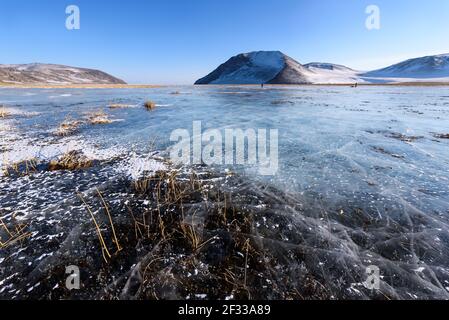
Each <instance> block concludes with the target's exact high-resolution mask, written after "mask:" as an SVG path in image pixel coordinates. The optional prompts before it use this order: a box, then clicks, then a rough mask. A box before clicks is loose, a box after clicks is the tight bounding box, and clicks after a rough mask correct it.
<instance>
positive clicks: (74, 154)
mask: <svg viewBox="0 0 449 320" xmlns="http://www.w3.org/2000/svg"><path fill="white" fill-rule="evenodd" d="M93 164H94V161H92V160H89V159H87V158H86V157H85V156H84V155H83V154H82V153H81V152H79V151H70V152H68V153H66V154H64V155H63V156H61V157H60V158H58V159H57V160H52V161H51V162H50V164H49V165H48V170H50V171H57V170H80V169H87V168H90V167H92V166H93Z"/></svg>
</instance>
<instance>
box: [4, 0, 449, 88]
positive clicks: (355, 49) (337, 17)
mask: <svg viewBox="0 0 449 320" xmlns="http://www.w3.org/2000/svg"><path fill="white" fill-rule="evenodd" d="M71 4H75V5H78V6H79V8H80V10H81V29H80V30H75V31H68V30H67V29H66V28H65V20H66V17H67V15H66V13H65V8H66V7H67V6H68V5H71ZM370 4H374V5H377V6H379V8H380V10H381V11H380V12H381V29H380V30H371V31H369V30H367V29H366V28H365V20H366V18H367V15H366V14H365V9H366V7H367V6H368V5H370ZM448 35H449V1H448V0H426V1H424V0H369V1H365V0H159V1H156V0H127V1H119V0H68V1H66V0H0V41H1V50H0V63H29V62H45V63H58V64H67V65H74V66H82V67H91V68H97V69H101V70H104V71H106V72H109V73H111V74H113V75H115V76H118V77H121V78H123V79H124V80H126V81H127V82H129V83H159V84H191V83H193V82H194V81H195V80H196V79H198V78H200V77H202V76H204V75H206V74H207V73H209V72H210V71H212V70H213V69H214V68H215V67H217V66H218V65H219V64H220V63H223V62H224V61H226V60H227V59H228V58H230V57H231V56H233V55H235V54H238V53H241V52H248V51H254V50H281V51H283V52H284V53H286V54H288V55H290V56H291V57H293V58H295V59H296V60H298V61H299V62H301V63H307V62H312V61H320V62H334V63H340V64H345V65H348V66H350V67H352V68H356V69H361V70H369V69H374V68H378V67H384V66H386V65H389V64H392V63H396V62H399V61H401V60H404V59H406V58H412V57H417V56H422V55H427V54H438V53H449V38H448Z"/></svg>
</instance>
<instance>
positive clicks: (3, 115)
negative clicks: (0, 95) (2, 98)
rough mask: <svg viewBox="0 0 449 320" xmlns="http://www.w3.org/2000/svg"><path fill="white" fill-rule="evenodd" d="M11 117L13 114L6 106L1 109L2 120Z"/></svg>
mask: <svg viewBox="0 0 449 320" xmlns="http://www.w3.org/2000/svg"><path fill="white" fill-rule="evenodd" d="M10 115H11V112H9V111H8V109H7V108H6V107H5V106H3V105H2V106H1V107H0V118H2V119H4V118H7V117H9V116H10Z"/></svg>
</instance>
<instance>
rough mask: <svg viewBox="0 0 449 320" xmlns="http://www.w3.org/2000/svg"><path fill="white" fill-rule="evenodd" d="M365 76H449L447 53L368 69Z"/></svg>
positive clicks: (426, 77)
mask: <svg viewBox="0 0 449 320" xmlns="http://www.w3.org/2000/svg"><path fill="white" fill-rule="evenodd" d="M364 76H367V77H383V78H420V79H429V78H446V77H449V54H441V55H436V56H426V57H421V58H415V59H409V60H406V61H404V62H401V63H398V64H394V65H392V66H389V67H387V68H383V69H379V70H374V71H370V72H367V73H365V74H364Z"/></svg>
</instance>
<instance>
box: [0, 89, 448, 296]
mask: <svg viewBox="0 0 449 320" xmlns="http://www.w3.org/2000/svg"><path fill="white" fill-rule="evenodd" d="M174 91H179V92H182V94H179V95H173V94H171V93H172V92H174ZM51 97H52V98H51ZM148 99H151V100H152V101H155V102H156V103H157V104H158V105H164V107H161V108H157V109H156V110H154V111H153V112H147V111H146V110H144V108H143V107H142V108H126V109H115V110H110V109H108V108H107V106H108V105H109V104H111V103H122V104H129V105H141V104H142V102H143V101H146V100H148ZM0 104H6V105H8V106H9V107H11V108H13V109H14V110H19V111H20V112H17V113H16V114H15V115H14V116H13V117H12V118H10V119H0V124H1V125H2V126H1V128H3V129H2V130H1V131H0V135H1V139H0V144H1V145H0V147H1V154H0V161H6V160H5V159H10V160H14V161H16V160H17V161H19V160H24V159H26V158H29V157H37V158H42V159H43V160H48V159H50V158H51V157H54V156H56V155H58V154H61V153H64V152H66V151H70V150H72V149H75V150H81V151H83V152H84V153H86V154H88V155H89V157H92V158H97V159H103V160H108V159H111V161H110V163H107V164H106V163H105V164H103V165H101V166H99V167H95V168H92V169H90V170H87V171H80V172H53V173H47V172H38V173H36V174H35V175H32V176H31V177H27V176H25V177H14V176H11V177H5V176H1V177H0V189H1V191H2V192H1V193H0V203H1V209H0V210H1V211H0V217H2V218H3V220H4V222H5V223H8V224H9V223H13V222H14V221H15V220H18V221H22V222H26V223H29V224H30V230H31V231H32V232H33V237H32V238H31V239H30V240H29V242H24V243H23V244H22V245H20V244H17V245H16V246H13V247H11V248H9V249H8V250H0V297H7V298H18V297H20V296H21V295H24V294H25V293H24V292H22V293H20V292H17V290H19V289H20V288H24V287H25V288H26V289H25V290H24V291H25V292H26V291H27V290H31V291H30V292H29V293H27V294H29V295H32V294H33V292H35V293H36V294H37V292H39V288H38V287H35V286H36V284H37V283H38V282H39V280H38V279H39V277H38V275H39V274H40V273H39V272H42V271H41V270H45V268H47V267H48V266H54V265H57V263H58V261H64V263H65V260H63V257H64V259H67V260H69V261H68V262H70V258H69V257H68V256H67V255H65V254H64V252H69V251H70V252H72V251H73V252H75V253H74V256H77V252H78V251H80V252H81V253H82V252H83V249H82V248H81V247H78V245H80V246H81V244H85V242H86V241H87V240H84V239H85V237H86V236H85V235H84V236H83V234H84V233H83V232H87V230H92V225H91V221H89V216H88V215H87V213H86V209H85V207H84V206H83V205H82V204H80V202H79V199H78V197H77V194H76V192H75V191H79V192H82V193H83V194H84V195H85V197H86V198H87V199H90V198H89V197H92V195H93V194H94V193H95V188H96V187H99V188H100V189H101V190H106V189H107V188H112V189H114V188H113V186H114V185H116V184H117V185H119V184H120V181H122V180H124V179H125V180H126V179H130V178H131V179H134V178H136V177H137V176H139V175H140V174H141V173H142V172H144V171H150V172H154V171H157V170H159V169H163V168H164V166H165V165H164V164H162V163H160V162H158V161H157V160H155V159H154V158H152V155H153V153H151V154H150V156H149V154H148V150H152V151H154V150H158V151H160V154H162V155H164V154H166V151H167V149H168V148H169V147H170V146H171V145H172V143H171V142H170V141H169V138H170V134H171V132H172V131H173V130H175V129H187V130H189V131H191V130H192V122H193V121H197V120H201V121H202V125H203V129H204V130H206V129H211V128H214V129H219V130H223V129H225V128H241V129H243V130H245V129H248V128H255V129H257V128H267V129H270V128H273V129H278V130H279V135H280V136H279V152H280V154H279V163H280V170H279V171H278V173H277V174H276V175H275V176H272V177H262V176H259V175H258V174H257V173H258V170H257V168H256V167H253V166H248V167H246V166H237V167H234V168H214V169H218V170H221V169H229V170H232V171H234V172H236V173H238V174H241V175H244V177H245V179H246V180H247V181H246V183H247V184H246V185H241V186H238V187H236V189H235V193H236V194H244V193H245V192H247V191H245V190H252V192H254V193H257V194H258V195H259V196H260V199H261V200H263V202H261V203H258V204H255V208H256V209H257V210H260V211H259V213H258V214H257V215H256V218H257V225H256V226H255V227H256V228H257V232H258V235H259V236H261V235H263V241H262V240H261V241H262V242H263V246H264V248H266V249H267V250H272V251H273V252H276V253H277V254H279V255H281V256H280V257H278V258H279V259H281V258H283V259H281V260H282V261H284V263H287V264H288V266H290V267H291V268H296V269H295V270H302V269H304V268H305V269H307V270H309V272H310V274H312V275H313V276H314V277H316V279H320V281H321V283H322V284H323V285H324V286H325V287H326V288H328V290H329V291H330V292H332V294H334V295H335V297H336V298H371V297H372V295H371V294H370V291H367V290H366V289H364V287H363V285H362V281H363V275H364V272H365V268H366V267H367V266H368V265H377V266H379V267H380V269H381V273H382V275H383V280H382V290H383V291H382V292H383V293H384V294H386V295H388V296H389V297H393V298H403V299H419V298H442V299H447V298H449V293H448V291H447V289H446V288H447V287H449V249H448V248H449V189H448V184H449V160H448V159H449V140H447V139H444V138H443V137H444V134H448V133H449V132H448V131H449V129H448V123H449V94H448V93H447V88H446V87H359V88H357V89H354V88H349V87H338V86H335V87H333V86H328V87H268V88H265V89H261V88H258V87H251V86H245V87H233V86H228V87H204V88H198V87H180V88H160V89H151V90H148V89H132V90H131V89H124V90H109V89H105V90H75V89H61V90H53V89H47V90H13V89H2V90H1V91H0ZM102 108H103V110H105V112H107V113H109V114H110V115H111V116H113V117H114V118H117V119H123V121H120V122H114V123H112V124H110V125H105V126H86V127H83V128H82V129H81V130H80V131H79V132H78V133H77V134H76V135H74V136H72V137H66V138H56V137H54V135H53V134H52V132H53V131H54V129H55V128H56V127H57V126H58V125H59V124H60V123H61V122H62V121H63V120H64V119H66V118H67V117H68V116H70V117H71V118H75V119H76V118H82V117H83V116H84V113H85V112H88V111H92V110H98V109H102ZM30 115H32V116H30ZM2 163H3V164H4V163H5V162H2ZM267 185H268V186H270V188H264V187H263V186H267ZM114 190H115V189H114ZM117 190H122V189H117ZM273 190H277V191H273ZM123 192H124V191H123ZM111 197H112V200H111V201H117V203H119V202H120V201H124V200H125V199H126V196H122V195H121V194H120V193H119V192H118V191H117V192H116V194H114V195H111ZM94 239H95V238H94ZM72 241H74V242H73V243H75V244H76V245H73V244H72V245H70V244H71V243H72ZM87 243H89V244H90V245H92V246H95V245H97V244H96V242H95V241H94V240H92V241H90V242H87ZM67 250H69V251H67ZM289 250H293V251H295V252H300V253H301V255H300V256H301V257H302V258H301V260H298V259H299V258H297V256H295V258H293V257H292V256H291V255H290V251H289ZM89 252H90V251H89ZM94 252H95V251H94ZM78 253H79V252H78ZM81 253H79V254H81ZM28 263H29V264H30V266H27V264H28ZM19 271H20V272H19ZM277 272H279V273H282V271H280V270H278V271H277ZM298 272H299V271H298ZM295 275H296V274H295ZM292 277H293V276H292ZM14 279H15V280H14ZM20 279H25V280H23V281H27V283H22V284H23V286H22V287H18V284H19V283H21V282H20ZM290 280H291V281H295V278H291V279H290ZM28 283H29V286H27V284H28ZM337 284H338V287H337ZM199 294H200V293H199ZM227 296H231V293H228V295H227Z"/></svg>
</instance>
